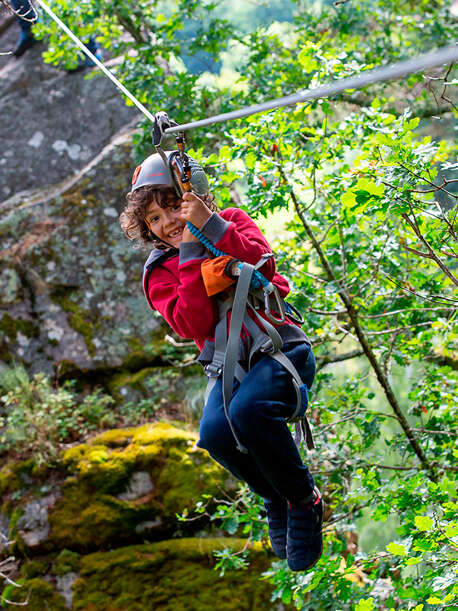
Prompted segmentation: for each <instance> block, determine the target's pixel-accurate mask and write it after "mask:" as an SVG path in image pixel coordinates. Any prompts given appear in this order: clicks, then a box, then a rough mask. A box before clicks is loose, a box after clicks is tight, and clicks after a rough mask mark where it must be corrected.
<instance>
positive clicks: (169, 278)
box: [144, 208, 291, 349]
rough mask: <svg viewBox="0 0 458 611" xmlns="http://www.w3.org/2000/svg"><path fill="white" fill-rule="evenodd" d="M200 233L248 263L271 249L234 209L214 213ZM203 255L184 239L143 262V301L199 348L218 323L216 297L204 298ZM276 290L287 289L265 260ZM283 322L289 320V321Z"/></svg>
mask: <svg viewBox="0 0 458 611" xmlns="http://www.w3.org/2000/svg"><path fill="white" fill-rule="evenodd" d="M201 231H202V233H203V234H204V235H205V236H206V237H207V238H208V239H209V240H210V241H211V242H212V243H213V244H214V245H215V246H216V247H217V248H219V249H220V250H222V251H224V252H225V253H226V254H228V255H231V256H233V257H234V258H237V259H240V260H241V261H244V262H246V263H251V264H252V265H254V264H256V263H257V262H258V261H259V259H260V258H261V256H262V255H263V254H264V253H270V252H272V251H271V248H270V246H269V244H268V243H267V240H266V239H265V237H264V236H263V235H262V233H261V231H260V229H259V228H258V226H257V225H256V224H255V223H254V222H253V221H252V220H251V218H250V217H249V216H248V214H246V213H245V212H243V211H242V210H240V209H238V208H227V209H225V210H222V211H221V212H219V213H216V212H215V213H213V214H212V216H211V217H210V218H209V220H208V221H207V222H206V223H205V225H204V226H203V227H202V228H201ZM204 259H207V252H206V250H205V247H204V246H203V245H202V244H201V243H200V242H183V243H181V244H180V248H179V251H178V250H173V251H168V252H167V251H166V252H164V251H160V250H157V249H155V250H153V252H152V253H151V255H150V257H149V259H148V261H147V262H146V264H145V274H144V292H145V296H146V299H147V301H148V303H149V305H150V306H151V308H153V309H154V310H157V311H158V312H159V313H160V314H161V315H162V316H163V317H164V318H165V320H166V321H167V322H168V324H169V325H170V326H171V327H172V329H173V330H174V331H175V332H176V333H177V334H178V335H179V336H180V337H184V338H189V339H193V340H194V341H195V342H196V344H197V345H198V347H199V348H200V349H202V348H203V345H204V343H205V340H210V341H212V340H213V339H214V334H215V326H216V324H217V322H218V317H217V311H218V310H217V303H216V298H215V297H208V295H207V293H206V290H205V286H204V283H203V280H202V275H201V271H200V266H201V264H202V261H203V260H204ZM260 271H261V273H262V274H264V276H265V277H266V278H267V279H268V280H271V281H272V282H273V283H274V284H275V285H276V287H277V288H278V291H279V294H280V296H281V297H283V298H284V297H286V295H287V294H288V293H289V285H288V281H287V280H286V278H284V277H283V276H281V275H280V274H278V273H277V272H276V271H275V261H274V259H273V258H271V259H269V260H268V261H267V262H266V263H265V264H264V265H263V266H262V267H261V269H260ZM286 324H291V323H290V322H287V323H286Z"/></svg>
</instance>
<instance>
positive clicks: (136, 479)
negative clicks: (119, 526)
mask: <svg viewBox="0 0 458 611" xmlns="http://www.w3.org/2000/svg"><path fill="white" fill-rule="evenodd" d="M153 489H154V484H153V482H152V480H151V477H150V475H149V473H147V472H146V471H136V472H135V473H133V474H132V477H131V478H130V480H129V484H128V486H127V490H126V491H125V492H122V493H121V494H118V495H117V498H118V499H119V500H121V501H134V500H135V499H139V498H140V497H142V496H145V494H148V493H149V492H151V491H152V490H153Z"/></svg>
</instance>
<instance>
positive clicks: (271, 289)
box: [263, 282, 285, 324]
mask: <svg viewBox="0 0 458 611" xmlns="http://www.w3.org/2000/svg"><path fill="white" fill-rule="evenodd" d="M263 293H264V311H265V313H266V317H267V318H268V319H269V320H270V322H273V323H275V324H281V323H284V322H285V307H284V305H283V299H281V297H280V295H279V294H278V289H277V287H276V286H275V284H272V282H269V284H268V286H266V287H263ZM272 294H273V295H274V297H275V302H276V306H277V307H276V310H277V312H279V313H280V316H281V318H277V317H276V316H274V315H273V314H271V313H270V296H271V295H272Z"/></svg>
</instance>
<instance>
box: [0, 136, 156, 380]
mask: <svg viewBox="0 0 458 611" xmlns="http://www.w3.org/2000/svg"><path fill="white" fill-rule="evenodd" d="M130 137H131V132H130V131H128V132H126V133H124V134H121V135H120V136H118V137H117V138H115V139H114V141H112V142H111V143H110V144H109V145H107V147H105V149H104V150H103V151H102V152H101V153H100V155H99V156H98V159H97V163H95V164H89V165H88V166H87V167H86V168H85V169H84V170H83V171H82V172H81V173H80V174H79V175H78V176H77V177H75V178H73V179H72V181H71V182H72V183H73V184H71V186H68V185H64V186H63V187H61V188H60V189H56V190H54V191H53V193H52V194H49V193H48V192H47V191H42V192H39V193H38V194H36V195H35V196H31V195H30V194H29V195H22V196H18V197H16V198H12V199H9V200H7V201H5V202H3V203H2V204H0V211H1V221H0V241H1V245H2V246H1V251H0V292H1V294H2V304H1V309H0V359H2V360H4V361H12V360H14V361H16V362H23V363H24V364H25V365H26V366H27V367H28V368H29V369H30V370H31V371H32V372H34V371H44V372H45V373H55V372H57V373H60V374H62V373H66V372H76V371H96V370H107V369H108V370H117V369H120V368H123V367H124V368H127V369H139V368H141V367H142V366H144V367H145V366H147V365H151V364H153V363H154V362H155V360H157V357H158V354H159V352H160V350H159V347H158V344H157V340H158V337H157V334H156V333H155V332H156V331H158V329H159V322H158V320H157V319H155V318H154V316H153V314H152V312H151V311H150V310H149V308H148V306H147V304H146V301H145V299H144V297H143V295H142V290H141V274H142V266H143V260H144V258H145V255H144V253H140V252H139V251H138V250H134V249H133V247H132V246H131V244H130V243H129V242H128V241H127V240H126V239H125V238H124V236H123V235H122V232H121V229H120V227H119V223H118V220H117V219H118V215H119V213H120V211H121V210H122V208H123V206H124V201H125V192H126V186H127V185H128V184H129V176H130V173H131V168H132V159H131V154H130V146H129V141H130ZM155 341H156V343H155Z"/></svg>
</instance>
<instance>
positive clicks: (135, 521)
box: [0, 423, 235, 554]
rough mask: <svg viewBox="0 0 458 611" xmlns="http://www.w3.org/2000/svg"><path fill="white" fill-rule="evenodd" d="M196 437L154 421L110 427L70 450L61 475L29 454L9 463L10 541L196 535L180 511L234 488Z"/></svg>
mask: <svg viewBox="0 0 458 611" xmlns="http://www.w3.org/2000/svg"><path fill="white" fill-rule="evenodd" d="M196 441H197V435H196V434H195V433H190V432H187V431H184V430H182V429H179V428H177V427H175V426H172V425H170V424H167V423H155V424H148V425H144V426H141V427H137V428H131V429H115V430H111V431H107V432H105V433H102V434H99V435H96V436H95V437H94V438H92V439H91V440H90V441H88V442H87V443H85V444H80V445H77V446H75V447H73V448H71V449H69V450H67V451H65V452H64V453H63V455H62V463H61V466H60V467H59V471H60V474H59V475H58V476H57V474H56V472H55V471H52V470H48V469H46V468H42V469H41V471H39V470H37V469H36V468H35V469H33V468H31V463H30V461H29V462H26V463H22V464H21V463H10V464H7V465H6V466H4V467H3V468H2V469H1V470H0V495H1V496H2V497H3V499H4V500H3V509H2V510H1V511H0V521H3V522H4V523H5V524H6V523H7V521H9V524H10V532H9V538H10V540H11V539H14V540H15V542H16V545H17V547H18V548H19V549H21V550H27V553H31V554H37V553H43V552H46V553H49V552H55V551H57V550H60V549H63V548H66V549H69V550H74V551H76V552H80V553H81V552H87V551H93V550H96V549H107V548H109V547H112V546H119V545H123V544H124V545H125V544H128V543H133V542H141V541H143V540H144V537H148V538H152V539H153V540H157V539H161V538H166V537H170V536H172V535H174V534H175V535H177V534H179V533H180V532H182V533H187V534H191V533H193V532H195V530H196V529H197V530H198V529H200V528H201V525H200V524H199V523H198V522H189V523H188V522H184V523H181V522H178V521H177V519H176V514H177V513H178V514H181V513H182V512H183V510H185V509H188V510H190V509H192V507H194V505H195V503H196V502H197V500H198V499H199V498H200V496H201V494H203V493H204V492H205V493H208V494H215V495H217V494H218V492H219V490H220V489H226V490H230V489H231V487H232V488H234V487H235V482H234V480H232V479H231V478H229V477H228V475H227V473H226V472H225V471H223V469H221V467H219V465H218V464H217V463H216V462H214V461H212V460H211V459H210V458H209V456H208V454H207V453H206V452H204V451H203V450H200V449H199V448H197V447H196V445H195V444H196ZM31 469H32V471H31ZM24 474H25V475H26V477H25V478H24ZM50 478H51V480H52V483H51V481H50ZM49 489H52V493H49ZM43 490H44V491H45V493H43Z"/></svg>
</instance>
